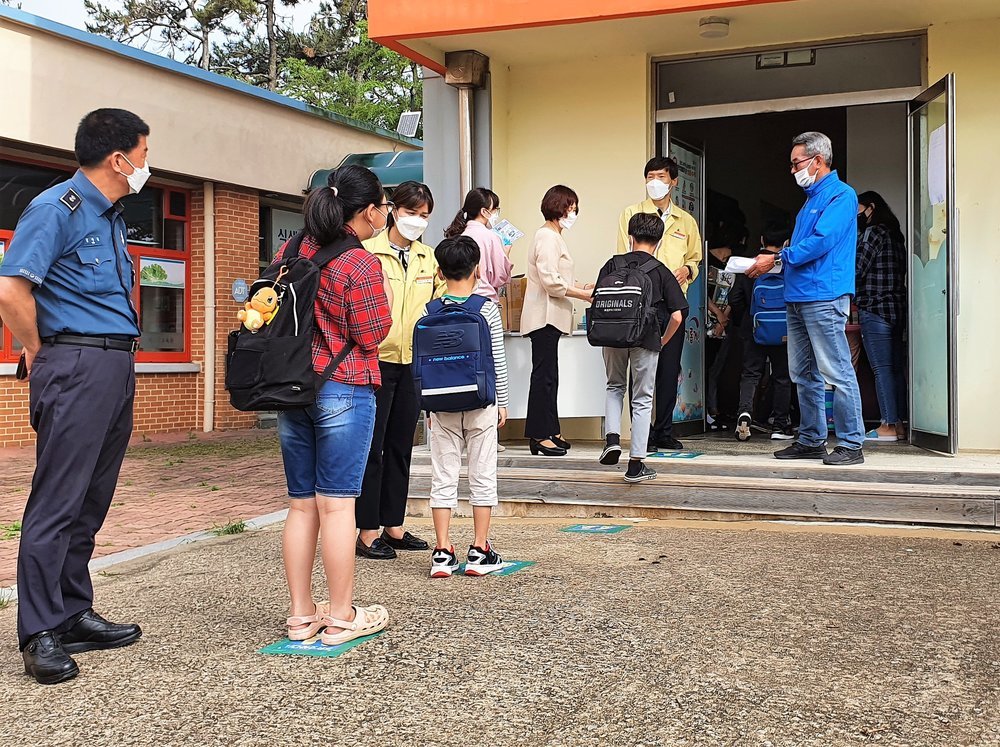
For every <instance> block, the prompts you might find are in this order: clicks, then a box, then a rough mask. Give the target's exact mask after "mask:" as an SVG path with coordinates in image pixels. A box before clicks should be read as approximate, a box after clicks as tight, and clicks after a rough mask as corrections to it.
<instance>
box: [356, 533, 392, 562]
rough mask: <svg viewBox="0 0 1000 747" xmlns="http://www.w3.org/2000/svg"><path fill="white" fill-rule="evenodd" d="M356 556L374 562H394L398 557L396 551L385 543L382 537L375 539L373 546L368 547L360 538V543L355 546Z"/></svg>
mask: <svg viewBox="0 0 1000 747" xmlns="http://www.w3.org/2000/svg"><path fill="white" fill-rule="evenodd" d="M354 554H355V555H357V556H358V557H359V558H371V559H372V560H392V559H393V558H395V557H396V551H395V550H393V549H392V548H391V547H389V545H387V544H386V543H385V542H383V541H382V538H381V537H376V538H375V539H373V540H372V544H371V546H368V545H366V544H365V543H364V542H362V541H361V538H360V537H358V541H357V542H356V543H355V544H354Z"/></svg>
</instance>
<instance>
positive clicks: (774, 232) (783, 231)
mask: <svg viewBox="0 0 1000 747" xmlns="http://www.w3.org/2000/svg"><path fill="white" fill-rule="evenodd" d="M791 237H792V232H791V231H790V230H789V229H788V224H787V223H785V222H779V221H771V222H769V223H768V224H767V225H766V226H764V230H763V231H762V232H761V234H760V242H761V244H763V245H764V246H781V245H782V244H784V243H785V242H786V241H788V240H789V239H790V238H791Z"/></svg>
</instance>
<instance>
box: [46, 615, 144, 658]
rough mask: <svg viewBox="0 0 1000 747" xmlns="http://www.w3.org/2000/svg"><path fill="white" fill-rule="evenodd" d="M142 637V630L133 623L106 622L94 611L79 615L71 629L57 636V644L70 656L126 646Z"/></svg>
mask: <svg viewBox="0 0 1000 747" xmlns="http://www.w3.org/2000/svg"><path fill="white" fill-rule="evenodd" d="M141 637H142V628H140V627H139V626H138V625H135V624H133V623H124V624H122V623H113V622H108V621H107V620H105V619H104V618H103V617H101V616H100V615H98V614H97V613H96V612H94V610H87V611H86V612H84V613H83V614H81V615H80V616H79V617H78V618H77V619H76V622H74V623H73V625H72V627H70V628H69V630H67V631H66V632H65V633H60V634H59V642H60V643H62V646H63V648H64V649H65V650H66V651H67V652H68V653H71V654H81V653H83V652H84V651H100V650H103V649H107V648H121V647H122V646H128V645H131V644H133V643H135V642H136V641H138V640H139V638H141Z"/></svg>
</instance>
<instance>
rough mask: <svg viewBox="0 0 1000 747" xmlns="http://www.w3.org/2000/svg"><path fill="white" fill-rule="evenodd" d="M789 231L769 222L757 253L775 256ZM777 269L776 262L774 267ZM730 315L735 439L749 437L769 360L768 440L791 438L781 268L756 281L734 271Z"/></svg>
mask: <svg viewBox="0 0 1000 747" xmlns="http://www.w3.org/2000/svg"><path fill="white" fill-rule="evenodd" d="M789 236H790V233H789V230H788V228H787V227H786V226H784V225H782V224H780V223H769V224H768V225H767V226H766V227H765V228H764V233H763V234H762V235H761V239H760V243H761V253H762V254H775V255H777V254H778V253H779V252H780V251H781V249H782V248H783V247H784V246H787V245H788V239H789ZM777 267H778V268H779V270H780V265H777ZM729 303H730V306H731V308H732V310H733V312H732V318H733V320H734V321H735V323H736V325H737V326H738V329H739V334H740V335H741V336H742V338H743V374H742V376H741V378H740V406H739V413H740V414H739V417H738V418H737V420H736V438H737V439H739V440H740V441H746V440H748V439H749V438H750V426H751V424H752V423H753V409H754V408H753V404H754V399H755V397H756V395H757V384H758V383H759V382H760V379H761V377H762V376H763V374H764V366H765V365H766V364H767V363H770V364H771V377H770V381H771V417H770V420H771V423H772V425H771V429H772V430H771V439H772V440H782V441H787V440H790V439H792V438H794V437H795V431H794V430H793V429H792V425H791V422H790V419H789V409H790V406H791V398H792V381H791V379H790V378H789V375H788V315H787V313H786V311H785V280H784V276H783V275H782V274H781V272H780V271H779V272H770V273H766V274H764V275H761V276H760V277H759V278H757V280H756V281H754V280H752V279H751V278H749V277H747V276H746V275H742V274H741V275H737V276H736V284H735V285H734V286H733V290H732V292H731V293H730V294H729Z"/></svg>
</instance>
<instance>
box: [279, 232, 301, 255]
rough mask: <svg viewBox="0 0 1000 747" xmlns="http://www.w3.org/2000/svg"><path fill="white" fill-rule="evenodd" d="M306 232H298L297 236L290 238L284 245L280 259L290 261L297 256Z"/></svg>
mask: <svg viewBox="0 0 1000 747" xmlns="http://www.w3.org/2000/svg"><path fill="white" fill-rule="evenodd" d="M305 235H306V232H305V231H299V232H298V233H297V234H295V235H294V236H292V238H290V239H289V240H288V243H287V244H285V252H284V254H282V255H281V258H282V259H291V258H292V257H297V256H299V249H301V248H302V239H304V238H305Z"/></svg>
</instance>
